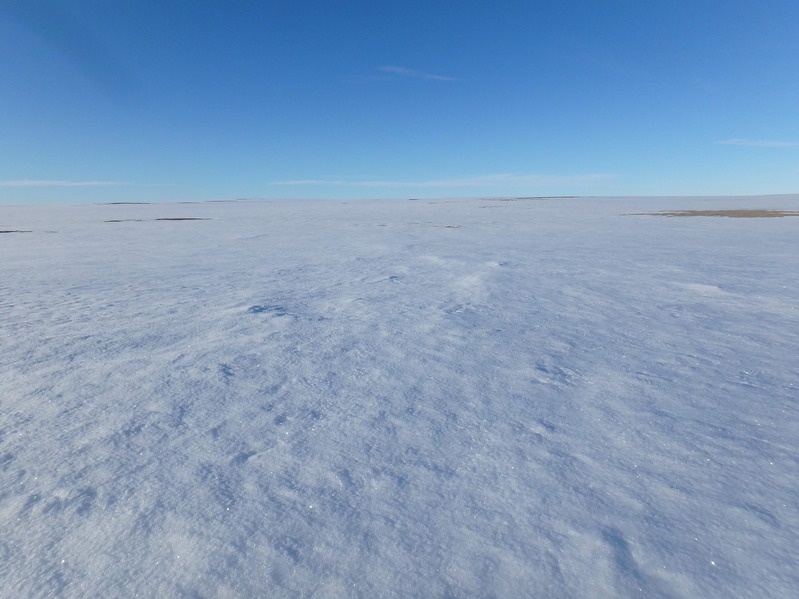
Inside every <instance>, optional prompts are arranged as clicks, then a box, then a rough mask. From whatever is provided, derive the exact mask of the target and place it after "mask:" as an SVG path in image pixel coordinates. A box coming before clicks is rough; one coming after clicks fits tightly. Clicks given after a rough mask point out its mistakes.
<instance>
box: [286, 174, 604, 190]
mask: <svg viewBox="0 0 799 599" xmlns="http://www.w3.org/2000/svg"><path fill="white" fill-rule="evenodd" d="M614 177H615V175H612V174H608V173H591V174H584V175H535V174H530V175H514V174H509V173H504V174H498V175H482V176H478V177H466V178H463V179H428V180H425V181H379V180H378V181H358V180H348V179H296V180H292V181H275V182H274V183H273V184H274V185H332V186H346V187H442V188H443V187H517V186H529V187H550V186H556V185H591V184H594V183H599V182H601V181H607V180H608V179H613V178H614Z"/></svg>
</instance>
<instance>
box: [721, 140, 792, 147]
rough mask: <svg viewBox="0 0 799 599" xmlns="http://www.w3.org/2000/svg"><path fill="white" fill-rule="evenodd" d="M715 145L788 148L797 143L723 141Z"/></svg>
mask: <svg viewBox="0 0 799 599" xmlns="http://www.w3.org/2000/svg"><path fill="white" fill-rule="evenodd" d="M716 143H717V144H721V145H723V146H750V147H755V148H790V147H792V146H799V143H796V142H794V141H775V140H770V139H744V138H735V139H725V140H723V141H717V142H716Z"/></svg>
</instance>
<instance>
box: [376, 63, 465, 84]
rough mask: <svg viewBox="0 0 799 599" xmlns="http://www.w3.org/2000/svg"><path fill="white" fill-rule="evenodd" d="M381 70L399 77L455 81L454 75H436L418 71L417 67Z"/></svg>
mask: <svg viewBox="0 0 799 599" xmlns="http://www.w3.org/2000/svg"><path fill="white" fill-rule="evenodd" d="M380 70H381V71H382V72H384V73H389V74H390V75H396V76H397V77H407V78H409V79H424V80H425V81H455V78H454V77H447V76H445V75H434V74H432V73H425V72H424V71H417V70H416V69H409V68H406V67H392V66H387V67H380Z"/></svg>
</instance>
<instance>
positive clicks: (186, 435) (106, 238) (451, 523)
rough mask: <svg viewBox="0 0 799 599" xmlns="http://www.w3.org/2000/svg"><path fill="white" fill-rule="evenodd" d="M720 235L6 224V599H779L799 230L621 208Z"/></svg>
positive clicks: (2, 573)
mask: <svg viewBox="0 0 799 599" xmlns="http://www.w3.org/2000/svg"><path fill="white" fill-rule="evenodd" d="M719 208H724V209H734V208H783V209H788V210H796V209H797V208H799V196H775V197H763V198H648V199H607V198H606V199H551V200H532V199H527V200H524V199H520V200H516V201H501V200H457V201H456V200H451V201H427V200H422V201H363V202H299V201H298V202H229V203H188V204H151V205H92V206H62V207H47V208H44V207H4V208H0V230H8V231H10V230H19V231H30V232H20V233H7V234H2V235H0V333H1V334H2V337H1V338H0V402H1V403H0V407H1V409H0V596H4V597H134V596H139V597H256V596H260V597H452V598H454V597H523V596H524V597H586V598H591V597H597V598H599V597H602V598H604V597H639V596H640V597H686V598H688V597H690V598H697V597H718V598H729V597H757V598H764V597H785V598H788V597H795V596H796V595H795V593H796V589H797V588H799V418H798V417H797V416H798V414H797V412H798V409H799V405H798V401H799V218H751V219H747V218H713V217H694V218H680V217H672V218H670V217H662V216H645V215H632V214H631V213H641V212H649V211H665V210H684V209H701V210H713V209H719ZM188 217H191V218H198V219H199V218H202V219H207V220H156V219H165V218H173V219H174V218H188ZM112 220H113V221H121V222H106V221H112Z"/></svg>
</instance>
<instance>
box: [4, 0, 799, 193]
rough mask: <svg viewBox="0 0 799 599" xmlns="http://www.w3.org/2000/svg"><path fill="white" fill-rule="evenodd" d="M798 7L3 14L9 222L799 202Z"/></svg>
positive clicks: (636, 0) (104, 5)
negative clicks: (441, 203)
mask: <svg viewBox="0 0 799 599" xmlns="http://www.w3.org/2000/svg"><path fill="white" fill-rule="evenodd" d="M797 31H799V2H797V1H796V0H761V1H758V2H755V1H753V0H752V1H742V0H724V1H721V0H695V1H692V2H687V1H682V0H680V1H677V0H674V1H663V2H641V1H640V0H609V1H604V2H599V1H598V2H586V1H585V0H581V1H574V0H551V1H540V2H520V1H519V0H513V1H506V0H494V1H492V2H487V1H486V2H476V1H471V2H470V1H462V2H454V1H452V2H435V1H431V0H426V1H415V0H403V1H393V0H381V1H379V2H378V1H375V0H371V1H365V0H363V1H356V0H339V1H336V2H333V1H324V2H322V1H317V2H289V1H288V0H273V1H263V2H229V1H227V2H225V1H221V0H220V1H217V2H209V1H198V0H192V1H178V2H175V1H173V2H161V1H158V2H155V1H150V0H135V1H133V0H116V1H106V0H72V1H66V0H28V1H24V0H21V1H17V2H14V1H10V0H0V81H2V90H1V91H0V202H3V203H7V204H8V203H27V202H73V201H98V202H99V201H157V200H189V199H222V198H237V197H275V198H277V197H283V198H295V197H303V198H342V197H350V198H361V197H363V198H367V197H368V198H380V197H441V196H489V195H678V194H679V195H681V194H712V195H725V194H760V193H764V194H765V193H796V192H799V69H797V67H796V60H797V57H799V35H797Z"/></svg>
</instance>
